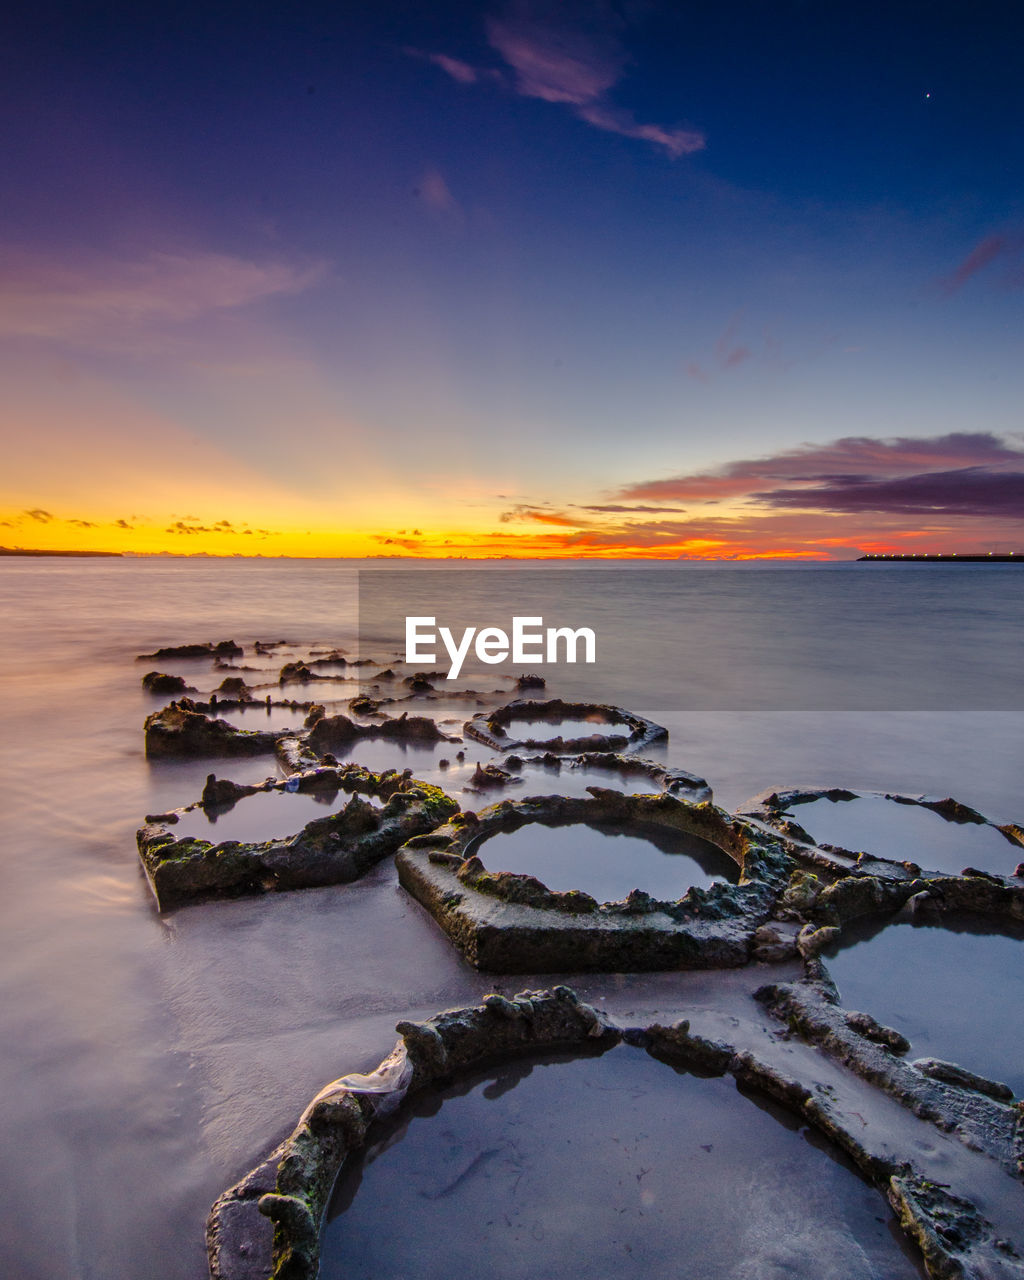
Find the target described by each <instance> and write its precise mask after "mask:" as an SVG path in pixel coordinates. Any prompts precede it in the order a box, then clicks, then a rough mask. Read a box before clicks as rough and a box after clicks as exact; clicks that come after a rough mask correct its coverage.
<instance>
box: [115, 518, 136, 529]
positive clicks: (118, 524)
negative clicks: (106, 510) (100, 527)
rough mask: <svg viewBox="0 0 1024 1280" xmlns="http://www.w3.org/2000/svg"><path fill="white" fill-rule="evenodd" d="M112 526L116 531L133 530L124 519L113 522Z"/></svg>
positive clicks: (131, 525) (132, 526)
mask: <svg viewBox="0 0 1024 1280" xmlns="http://www.w3.org/2000/svg"><path fill="white" fill-rule="evenodd" d="M114 524H115V525H116V527H117V528H118V529H134V528H135V526H134V525H133V524H129V523H128V521H127V520H124V519H121V520H115V521H114Z"/></svg>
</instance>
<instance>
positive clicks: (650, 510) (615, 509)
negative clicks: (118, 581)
mask: <svg viewBox="0 0 1024 1280" xmlns="http://www.w3.org/2000/svg"><path fill="white" fill-rule="evenodd" d="M580 510H581V511H595V512H597V513H598V514H601V515H659V514H662V513H668V512H674V513H675V514H677V515H682V514H683V513H684V512H685V510H686V508H685V507H645V506H632V507H626V506H622V505H621V504H619V503H607V504H605V505H603V506H598V505H590V506H583V507H581V508H580Z"/></svg>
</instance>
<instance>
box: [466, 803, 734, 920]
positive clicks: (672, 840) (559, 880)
mask: <svg viewBox="0 0 1024 1280" xmlns="http://www.w3.org/2000/svg"><path fill="white" fill-rule="evenodd" d="M471 852H472V853H475V854H476V856H477V857H478V858H479V859H480V861H481V862H482V863H483V864H484V866H485V867H486V868H487V869H488V871H512V872H515V873H516V874H517V875H525V876H536V877H537V879H538V880H540V881H542V882H543V883H544V884H545V885H547V887H548V888H549V889H553V890H555V892H557V893H562V892H565V891H566V890H569V889H582V890H583V892H584V893H589V894H590V895H591V897H594V898H596V899H597V900H598V902H618V901H619V899H620V898H624V897H625V896H626V895H627V894H628V893H629V892H630V891H631V890H632V889H642V890H643V891H644V892H645V893H649V894H650V895H651V896H652V897H653V898H658V899H660V900H661V901H672V902H674V901H675V900H676V899H677V898H681V897H682V896H683V894H684V893H685V892H686V891H687V889H689V888H690V887H691V886H692V885H696V886H698V887H699V888H701V889H706V888H708V887H709V886H710V885H712V884H715V883H721V882H722V881H723V880H731V881H736V880H738V879H739V869H738V868H737V866H736V864H735V863H734V862H733V861H732V859H731V858H729V856H728V855H727V854H725V853H723V852H722V850H721V849H719V848H717V847H716V846H715V845H713V844H711V843H710V842H709V841H707V840H701V839H700V837H699V836H692V835H688V834H686V833H684V832H679V831H666V830H665V828H663V827H656V826H652V825H650V824H641V823H634V824H632V825H630V826H629V827H622V826H619V825H617V824H612V823H602V824H601V825H600V826H596V825H595V826H590V825H589V824H586V823H582V822H574V823H567V824H565V825H563V826H547V825H546V824H545V823H542V822H530V823H527V824H526V826H523V827H520V828H519V830H518V831H500V832H498V833H497V835H493V836H489V837H487V839H485V840H482V841H481V842H480V843H479V844H476V845H474V846H473V847H472V850H471Z"/></svg>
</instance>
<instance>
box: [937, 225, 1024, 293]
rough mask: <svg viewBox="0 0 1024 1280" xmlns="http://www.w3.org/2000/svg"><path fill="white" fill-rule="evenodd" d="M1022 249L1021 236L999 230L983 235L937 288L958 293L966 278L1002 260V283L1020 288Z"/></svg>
mask: <svg viewBox="0 0 1024 1280" xmlns="http://www.w3.org/2000/svg"><path fill="white" fill-rule="evenodd" d="M1022 251H1024V235H1021V234H1020V233H1019V232H1018V233H1015V234H1009V233H1000V234H993V235H988V236H985V237H983V239H981V240H979V241H978V243H977V244H976V245H975V246H974V248H973V249H972V250H971V251H970V253H968V254H967V255H966V257H965V258H964V259H963V260H962V261H961V262H960V263H959V264H958V265H957V266H956V267H955V268H954V270H952V271H951V272H950V273H949V275H947V276H943V277H942V279H941V280H940V281H939V288H940V290H941V291H942V292H943V293H944V294H946V295H947V296H948V295H950V294H954V293H957V292H959V290H961V289H962V288H963V287H964V285H965V284H967V282H968V281H969V280H971V279H972V278H973V277H974V276H976V275H978V274H979V273H980V272H982V271H984V270H985V269H986V267H989V266H991V265H992V264H993V263H994V262H998V261H1000V260H1001V261H1002V262H1003V263H1004V264H1005V266H1006V267H1007V270H1006V272H1005V273H1004V277H1003V283H1004V284H1008V285H1011V286H1017V287H1019V286H1020V285H1021V284H1024V269H1022V267H1021V253H1022Z"/></svg>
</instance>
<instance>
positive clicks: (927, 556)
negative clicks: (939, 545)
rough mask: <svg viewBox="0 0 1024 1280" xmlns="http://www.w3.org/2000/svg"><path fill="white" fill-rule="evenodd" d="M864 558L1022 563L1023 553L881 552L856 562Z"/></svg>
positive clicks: (884, 560)
mask: <svg viewBox="0 0 1024 1280" xmlns="http://www.w3.org/2000/svg"><path fill="white" fill-rule="evenodd" d="M864 560H873V561H877V562H879V563H884V564H893V563H897V564H899V563H904V564H1024V553H1022V554H1020V555H1015V554H1014V552H1012V551H1011V552H1010V553H1009V555H1002V554H999V555H997V554H995V553H994V552H989V553H988V554H986V555H973V554H971V555H966V554H962V555H958V554H957V553H956V552H955V551H954V552H953V553H952V554H951V555H939V554H938V553H932V552H922V553H920V554H918V555H896V554H892V555H886V554H881V555H870V556H858V557H857V563H858V564H860V563H861V562H862V561H864Z"/></svg>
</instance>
